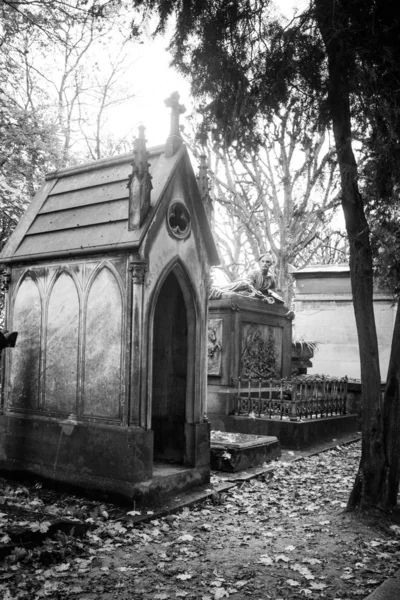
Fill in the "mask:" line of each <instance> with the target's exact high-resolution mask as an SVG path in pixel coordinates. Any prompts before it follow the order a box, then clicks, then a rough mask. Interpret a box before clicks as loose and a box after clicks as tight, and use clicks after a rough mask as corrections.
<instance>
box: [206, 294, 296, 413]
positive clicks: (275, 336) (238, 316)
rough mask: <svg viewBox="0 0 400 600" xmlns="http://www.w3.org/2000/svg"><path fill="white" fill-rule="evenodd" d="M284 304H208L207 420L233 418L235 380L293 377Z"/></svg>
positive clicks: (235, 297)
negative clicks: (231, 416) (223, 416)
mask: <svg viewBox="0 0 400 600" xmlns="http://www.w3.org/2000/svg"><path fill="white" fill-rule="evenodd" d="M287 312H288V309H287V307H286V306H284V305H282V304H268V303H266V302H264V301H263V300H260V299H258V298H249V297H246V296H243V295H240V294H232V296H231V297H229V298H222V299H219V300H210V302H209V310H208V396H207V414H208V417H209V418H210V420H211V422H212V421H213V419H214V418H215V417H216V416H217V415H229V414H231V413H232V412H233V409H234V405H235V400H234V398H235V393H236V388H237V378H238V377H240V376H242V377H246V378H248V377H249V376H251V377H259V376H262V377H263V378H267V377H268V374H267V371H268V369H269V370H270V371H271V373H272V371H274V372H275V373H274V375H272V374H271V376H275V377H279V378H281V377H290V374H291V354H292V322H291V320H290V319H288V318H287V317H286V315H287Z"/></svg>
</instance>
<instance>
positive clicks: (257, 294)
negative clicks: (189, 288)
mask: <svg viewBox="0 0 400 600" xmlns="http://www.w3.org/2000/svg"><path fill="white" fill-rule="evenodd" d="M258 263H259V266H258V267H257V268H255V269H253V270H252V271H250V272H249V273H248V274H247V276H245V277H244V278H243V279H239V280H237V281H232V282H231V283H228V284H226V285H222V286H212V287H211V292H210V299H215V298H227V297H230V296H231V295H232V294H242V295H244V296H248V297H251V298H261V300H264V302H268V303H269V304H274V303H275V302H277V303H279V304H283V302H284V301H283V298H281V297H280V296H279V295H278V294H277V293H276V292H275V291H274V290H275V287H276V283H275V276H274V274H273V272H272V271H271V270H270V269H271V267H272V265H273V264H274V259H273V257H272V254H271V253H270V252H266V253H265V254H261V256H260V258H259V259H258Z"/></svg>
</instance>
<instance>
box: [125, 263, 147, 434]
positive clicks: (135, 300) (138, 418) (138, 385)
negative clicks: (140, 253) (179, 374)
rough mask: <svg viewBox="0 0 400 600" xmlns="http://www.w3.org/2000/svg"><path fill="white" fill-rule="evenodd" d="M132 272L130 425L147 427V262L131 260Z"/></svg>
mask: <svg viewBox="0 0 400 600" xmlns="http://www.w3.org/2000/svg"><path fill="white" fill-rule="evenodd" d="M129 270H130V271H131V273H132V305H131V306H132V320H131V323H132V330H131V367H130V392H129V416H128V423H129V425H139V426H141V427H144V428H146V417H147V407H146V406H143V403H142V401H141V395H142V384H143V377H144V376H145V373H144V372H143V366H142V364H143V360H142V358H143V304H144V278H145V275H146V271H147V263H146V262H145V261H142V260H138V261H131V262H130V263H129Z"/></svg>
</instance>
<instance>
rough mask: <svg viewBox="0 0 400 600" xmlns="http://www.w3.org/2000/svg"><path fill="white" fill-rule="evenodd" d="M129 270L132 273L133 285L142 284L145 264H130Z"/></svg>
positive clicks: (145, 268) (145, 269)
mask: <svg viewBox="0 0 400 600" xmlns="http://www.w3.org/2000/svg"><path fill="white" fill-rule="evenodd" d="M129 270H130V271H131V273H132V282H133V283H139V284H143V283H144V278H145V275H146V272H147V263H146V262H132V263H130V265H129Z"/></svg>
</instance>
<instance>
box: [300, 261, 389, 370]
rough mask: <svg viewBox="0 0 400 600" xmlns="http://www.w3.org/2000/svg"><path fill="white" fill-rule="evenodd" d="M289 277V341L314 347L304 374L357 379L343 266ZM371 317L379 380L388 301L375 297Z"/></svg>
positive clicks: (350, 305) (385, 353) (386, 336)
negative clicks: (292, 310) (292, 291)
mask: <svg viewBox="0 0 400 600" xmlns="http://www.w3.org/2000/svg"><path fill="white" fill-rule="evenodd" d="M293 275H294V277H295V280H296V290H297V292H296V299H295V315H296V316H295V321H294V335H293V337H294V338H295V339H304V340H307V341H312V342H318V348H317V351H316V352H315V353H314V357H313V359H312V363H313V367H312V368H309V369H308V373H309V374H313V373H315V374H321V375H332V376H336V377H343V376H345V375H347V376H348V377H351V378H355V379H359V377H360V359H359V350H358V338H357V330H356V322H355V317H354V308H353V301H352V294H351V285H350V272H349V268H348V266H347V265H343V266H340V265H328V266H326V265H325V266H321V267H309V268H307V269H302V270H299V271H296V272H294V273H293ZM374 312H375V319H376V327H377V334H378V343H379V358H380V366H381V377H382V380H384V379H385V378H386V374H387V368H388V363H389V356H390V346H391V338H392V332H393V326H394V319H395V307H394V306H393V299H392V296H391V295H390V294H388V293H385V292H383V291H376V292H375V294H374Z"/></svg>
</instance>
